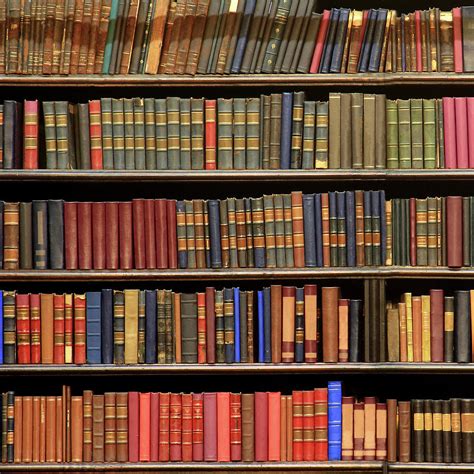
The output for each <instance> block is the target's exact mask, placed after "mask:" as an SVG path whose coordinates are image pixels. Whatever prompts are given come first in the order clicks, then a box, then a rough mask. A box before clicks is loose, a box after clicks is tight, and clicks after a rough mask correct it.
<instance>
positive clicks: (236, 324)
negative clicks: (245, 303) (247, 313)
mask: <svg viewBox="0 0 474 474" xmlns="http://www.w3.org/2000/svg"><path fill="white" fill-rule="evenodd" d="M234 362H240V288H234Z"/></svg>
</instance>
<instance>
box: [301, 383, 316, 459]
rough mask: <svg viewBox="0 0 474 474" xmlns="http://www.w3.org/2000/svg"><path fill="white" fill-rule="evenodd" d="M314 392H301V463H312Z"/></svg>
mask: <svg viewBox="0 0 474 474" xmlns="http://www.w3.org/2000/svg"><path fill="white" fill-rule="evenodd" d="M314 409H315V401H314V390H304V391H303V417H302V430H303V433H302V434H303V461H314Z"/></svg>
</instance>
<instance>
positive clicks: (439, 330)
mask: <svg viewBox="0 0 474 474" xmlns="http://www.w3.org/2000/svg"><path fill="white" fill-rule="evenodd" d="M430 323H431V362H443V361H444V291H443V290H430Z"/></svg>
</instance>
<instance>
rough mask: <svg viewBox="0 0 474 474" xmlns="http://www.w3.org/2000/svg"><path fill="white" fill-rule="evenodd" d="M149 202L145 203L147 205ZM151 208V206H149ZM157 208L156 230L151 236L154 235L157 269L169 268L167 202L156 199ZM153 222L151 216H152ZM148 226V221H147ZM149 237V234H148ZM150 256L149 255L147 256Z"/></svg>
mask: <svg viewBox="0 0 474 474" xmlns="http://www.w3.org/2000/svg"><path fill="white" fill-rule="evenodd" d="M147 202H148V201H146V202H145V205H146V204H147ZM149 206H150V207H151V204H150V205H149ZM154 207H155V216H154V223H155V230H154V232H153V233H151V231H150V234H152V235H154V237H155V239H156V241H155V258H156V268H168V225H167V201H166V200H165V199H156V200H155V203H154ZM150 220H151V216H150ZM145 224H146V220H145ZM147 235H148V234H147ZM152 253H153V252H152ZM147 255H148V254H147Z"/></svg>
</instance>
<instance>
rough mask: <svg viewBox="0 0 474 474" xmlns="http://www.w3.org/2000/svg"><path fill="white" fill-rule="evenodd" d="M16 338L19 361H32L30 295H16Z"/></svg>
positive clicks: (26, 362) (25, 362)
mask: <svg viewBox="0 0 474 474" xmlns="http://www.w3.org/2000/svg"><path fill="white" fill-rule="evenodd" d="M16 339H17V361H18V363H19V364H29V363H30V362H31V331H30V297H29V295H28V294H24V295H20V294H17V295H16Z"/></svg>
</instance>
